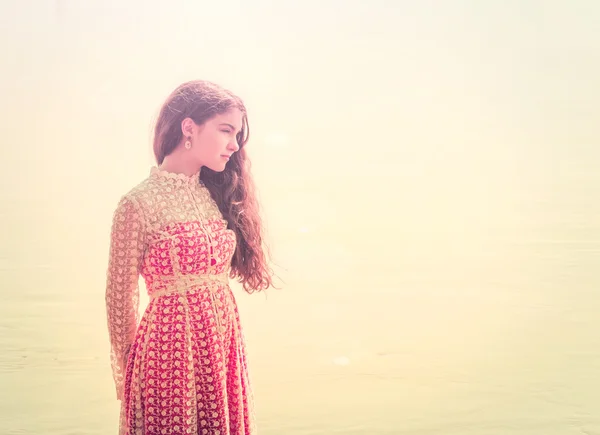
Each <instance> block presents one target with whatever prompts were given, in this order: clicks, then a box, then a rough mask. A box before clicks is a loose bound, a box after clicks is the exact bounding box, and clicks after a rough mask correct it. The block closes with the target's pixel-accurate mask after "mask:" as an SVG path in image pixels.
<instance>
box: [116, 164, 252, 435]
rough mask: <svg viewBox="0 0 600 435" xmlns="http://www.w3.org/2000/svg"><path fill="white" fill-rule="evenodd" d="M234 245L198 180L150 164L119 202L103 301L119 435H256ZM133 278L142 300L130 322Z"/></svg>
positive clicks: (134, 300)
mask: <svg viewBox="0 0 600 435" xmlns="http://www.w3.org/2000/svg"><path fill="white" fill-rule="evenodd" d="M235 246H236V239H235V235H234V233H233V231H231V230H229V229H227V222H226V221H225V220H224V219H223V217H222V215H221V213H220V212H219V209H218V208H217V205H216V203H215V202H214V201H213V199H212V198H211V196H210V194H209V192H208V190H207V189H206V187H205V186H204V185H203V184H202V183H201V182H200V181H199V177H198V175H195V176H193V177H188V176H185V175H183V174H173V173H169V172H165V171H162V170H159V169H158V168H156V167H154V168H152V170H151V172H150V175H149V177H148V178H146V179H145V180H144V181H143V182H141V183H140V184H139V185H138V186H137V187H135V188H134V189H132V190H131V191H130V192H128V193H127V194H126V195H124V196H123V197H122V198H121V200H120V201H119V204H118V206H117V208H116V210H115V214H114V217H113V224H112V231H111V244H110V256H109V266H108V273H107V288H106V304H107V316H108V328H109V338H110V343H111V366H112V371H113V377H114V380H115V384H116V390H117V398H118V399H120V400H121V416H120V432H119V433H120V435H142V434H143V435H154V434H161V435H162V434H172V435H176V434H211V435H242V434H243V435H249V434H255V433H256V432H255V426H254V415H253V408H252V392H251V389H250V384H249V379H248V372H247V361H246V353H245V344H244V338H243V335H242V330H241V327H240V321H239V314H238V310H237V306H236V302H235V299H234V296H233V294H232V292H231V289H230V288H229V285H228V274H229V270H230V264H231V258H232V255H233V252H234V250H235ZM140 275H141V276H142V277H143V278H144V280H145V283H146V288H147V291H148V295H149V300H150V302H149V304H148V307H147V309H146V310H145V312H144V314H143V316H142V317H141V319H138V307H139V299H138V296H139V288H138V279H139V276H140Z"/></svg>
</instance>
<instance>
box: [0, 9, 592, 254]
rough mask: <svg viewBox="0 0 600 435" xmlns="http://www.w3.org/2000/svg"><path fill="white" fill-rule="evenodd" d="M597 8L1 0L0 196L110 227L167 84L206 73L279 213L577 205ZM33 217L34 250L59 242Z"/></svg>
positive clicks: (350, 218)
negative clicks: (237, 104) (234, 106)
mask: <svg viewBox="0 0 600 435" xmlns="http://www.w3.org/2000/svg"><path fill="white" fill-rule="evenodd" d="M598 23H600V3H598V2H596V1H593V0H589V1H581V0H580V1H569V2H566V1H531V0H530V1H524V0H520V1H516V0H515V1H502V2H500V1H496V2H492V1H488V2H482V1H475V0H456V1H441V0H440V1H419V2H414V1H391V0H388V1H381V0H372V1H332V0H325V1H319V2H317V1H303V2H295V1H294V2H292V1H265V0H255V1H237V2H231V1H228V2H199V1H188V2H182V1H173V2H163V1H160V2H159V1H128V2H122V1H116V0H109V1H106V0H103V1H75V0H55V1H45V0H37V1H33V0H29V1H18V2H17V1H3V2H2V3H1V6H0V47H1V48H0V49H1V53H2V58H3V59H4V62H3V63H4V64H3V66H2V72H1V74H2V80H0V113H1V114H2V118H1V119H2V121H1V124H0V126H1V129H2V137H3V148H2V151H3V158H4V165H3V171H2V172H1V175H0V177H1V178H2V181H3V182H2V191H1V192H0V193H1V196H0V197H1V198H3V199H4V200H17V201H21V202H23V201H24V202H26V203H27V204H29V205H31V206H34V207H35V210H37V211H38V213H37V217H35V216H34V217H32V216H30V215H29V213H26V216H21V215H19V216H20V217H14V219H15V220H14V222H18V223H20V225H21V227H26V226H27V225H26V223H31V225H32V226H37V227H39V225H40V223H45V224H48V225H53V224H57V225H58V223H60V222H62V221H64V220H65V219H70V218H71V217H73V216H79V215H80V214H81V215H82V216H84V219H85V220H87V222H85V223H79V224H78V223H73V224H69V225H68V229H69V231H70V232H71V233H73V232H75V233H76V234H79V236H78V237H80V236H81V235H82V234H83V233H84V232H85V231H89V224H90V223H89V219H94V221H93V224H94V225H93V227H94V228H105V227H106V226H107V223H108V220H109V219H110V215H111V213H112V209H113V207H114V204H115V201H116V198H117V197H118V196H119V195H120V194H122V193H124V191H126V190H127V189H128V188H130V187H131V186H132V185H133V184H134V183H137V182H138V181H139V180H141V178H143V177H145V176H146V175H147V171H148V167H149V165H151V164H152V163H153V160H152V155H151V150H150V139H151V130H152V122H153V120H154V117H155V116H156V113H157V111H158V109H159V107H160V105H161V103H162V101H163V100H164V98H165V97H166V96H167V95H168V94H169V93H170V92H171V90H172V89H173V88H174V87H176V86H177V85H178V84H179V83H181V82H182V81H184V80H188V79H197V78H202V79H209V80H214V81H216V82H219V83H221V84H223V85H225V86H227V87H229V88H231V89H232V90H234V91H235V92H237V93H238V94H240V95H241V96H242V97H243V98H244V99H245V101H246V103H247V105H248V108H249V111H250V123H251V135H252V136H251V142H250V147H251V148H249V150H250V152H251V156H252V157H253V162H254V170H255V175H256V178H257V180H258V182H259V185H260V187H261V192H262V195H263V197H264V198H265V201H264V202H265V207H266V209H267V210H268V211H269V212H270V213H272V218H271V221H272V223H273V225H275V226H277V225H283V226H285V225H287V224H289V225H291V226H292V227H295V228H299V227H304V226H307V225H308V226H311V228H315V227H316V226H318V225H317V224H316V222H317V221H319V219H321V221H327V219H329V221H328V222H330V223H331V222H333V221H334V220H335V221H336V222H337V224H336V225H337V227H336V228H338V229H339V231H340V232H341V233H343V232H344V231H345V229H344V228H346V230H348V229H351V228H353V227H354V226H355V225H356V224H357V222H358V220H361V219H362V220H363V221H365V220H366V221H371V222H372V221H374V220H375V221H377V220H378V219H382V221H383V222H384V223H385V222H391V221H394V219H397V218H399V217H402V218H403V219H405V220H406V222H405V223H406V224H407V225H408V226H409V227H410V228H412V229H411V231H410V233H419V232H421V233H423V232H433V233H435V234H437V235H438V236H439V234H440V232H441V233H443V232H444V231H445V228H447V226H448V225H450V224H452V222H454V223H456V222H459V221H462V220H464V218H465V216H470V218H473V219H474V220H477V219H475V218H476V217H477V216H479V217H489V216H491V215H494V216H496V217H497V219H503V218H508V217H509V216H507V213H508V212H507V211H510V210H511V208H510V207H509V206H511V205H514V204H515V201H518V200H519V198H520V197H522V196H523V195H524V196H525V197H527V198H531V197H534V198H537V199H539V200H540V201H541V202H543V201H548V200H551V199H552V198H553V197H554V196H555V194H556V193H557V192H560V193H561V194H563V195H564V197H565V198H566V197H568V196H569V195H568V192H565V191H561V190H560V189H561V187H560V186H561V185H563V184H565V183H566V185H570V186H571V188H572V186H576V190H577V192H576V195H575V196H576V197H577V198H580V200H578V201H579V203H578V204H580V206H581V207H584V206H583V205H582V204H583V202H585V201H586V200H585V198H587V197H588V195H589V194H592V193H594V192H595V193H597V192H598V185H599V183H598V178H597V177H596V176H595V173H596V168H597V163H598V161H599V157H600V152H599V151H598V150H599V149H600V148H599V147H598V139H599V138H600V133H599V127H598V115H597V110H596V107H597V102H598V101H599V99H600V84H599V81H600V80H599V79H598V77H600V30H599V29H600V27H599V26H598ZM594 177H595V178H594ZM569 183H570V184H569ZM301 184H305V186H304V187H303V188H302V189H303V190H302V194H300V193H298V192H299V191H298V189H299V188H300V185H301ZM311 189H312V190H311ZM586 189H587V190H586ZM310 192H313V194H312V197H310V198H309V197H308V196H310V195H311V194H310ZM307 195H308V196H307ZM577 195H579V196H577ZM571 196H573V195H571ZM575 196H573V197H575ZM349 204H355V205H354V206H353V207H352V210H353V212H352V213H348V212H347V210H348V206H349ZM586 207H588V206H586ZM589 207H591V205H590V206H589ZM282 210H283V211H285V213H287V214H286V215H285V218H281V216H283V215H282V214H281V213H283V212H282ZM457 210H458V211H457ZM586 210H587V209H586ZM594 210H597V208H595V209H594ZM277 213H279V214H277ZM340 216H347V218H343V219H342V218H340ZM440 216H443V219H441V218H440ZM585 218H589V214H588V215H586V216H585ZM7 219H8V218H7ZM11 219H12V218H11ZM284 221H285V222H286V223H282V222H284ZM10 222H13V221H12V220H11V221H10ZM76 222H81V219H78V220H76ZM307 222H312V223H310V224H309V223H307ZM449 222H450V224H449ZM78 225H81V226H80V227H78ZM96 225H97V226H96ZM344 225H345V227H344ZM411 225H412V226H411ZM66 228H67V227H66V226H65V228H64V229H63V230H64V231H66ZM486 228H487V227H486ZM23 231H24V230H23ZM37 231H40V234H38V236H39V237H41V241H40V245H41V246H40V249H46V248H44V246H45V245H46V244H47V243H48V242H51V241H58V240H61V234H62V233H61V232H60V231H58V230H56V231H52V232H51V234H53V235H50V232H49V231H46V230H43V229H39V230H37ZM77 231H80V232H79V233H78V232H77ZM13 235H14V234H13ZM21 236H23V234H21V233H18V234H16V235H15V237H16V238H15V239H14V240H13V243H14V246H13V245H10V244H9V245H6V246H7V249H9V247H10V246H13V251H12V252H13V253H14V252H15V251H14V249H17V247H18V246H20V245H21V244H20V243H19V242H18V240H19V237H21ZM73 237H74V236H73ZM102 252H103V251H102Z"/></svg>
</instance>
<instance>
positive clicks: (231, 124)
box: [182, 108, 243, 172]
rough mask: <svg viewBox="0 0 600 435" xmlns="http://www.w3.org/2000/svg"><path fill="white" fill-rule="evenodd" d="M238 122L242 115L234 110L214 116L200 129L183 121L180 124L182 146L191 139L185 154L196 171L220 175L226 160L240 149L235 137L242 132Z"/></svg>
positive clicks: (188, 120)
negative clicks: (203, 167) (193, 163)
mask: <svg viewBox="0 0 600 435" xmlns="http://www.w3.org/2000/svg"><path fill="white" fill-rule="evenodd" d="M242 119H243V114H242V112H241V110H239V109H238V108H232V109H230V110H229V111H228V112H225V113H223V114H219V115H216V116H214V117H213V118H211V119H209V120H208V121H206V122H205V123H204V124H202V125H198V124H196V123H195V122H194V121H192V120H191V119H189V118H186V119H185V120H184V121H183V122H182V131H183V135H184V142H185V141H186V140H189V139H190V138H191V143H192V147H191V148H190V149H189V150H186V154H188V155H189V157H190V158H191V159H193V160H194V161H195V162H196V163H197V164H198V165H199V167H202V166H206V167H207V168H209V169H212V170H213V171H216V172H221V171H223V170H224V169H225V166H226V165H227V162H228V161H229V158H230V157H231V156H232V155H233V153H236V152H238V151H239V149H240V147H239V145H238V143H237V134H238V133H239V132H240V130H241V128H242Z"/></svg>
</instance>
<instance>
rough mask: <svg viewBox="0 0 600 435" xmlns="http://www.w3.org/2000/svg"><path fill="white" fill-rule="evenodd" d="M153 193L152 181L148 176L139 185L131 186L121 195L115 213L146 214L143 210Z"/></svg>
mask: <svg viewBox="0 0 600 435" xmlns="http://www.w3.org/2000/svg"><path fill="white" fill-rule="evenodd" d="M152 193H153V186H152V182H151V180H150V179H148V178H146V179H145V180H143V181H141V182H139V183H138V184H137V185H135V186H133V187H131V188H129V190H127V191H126V192H125V193H124V194H122V195H121V196H120V198H119V200H118V203H117V206H116V210H115V213H123V212H136V213H139V214H144V213H143V211H144V209H145V208H146V205H147V204H148V202H149V200H150V198H151V196H152Z"/></svg>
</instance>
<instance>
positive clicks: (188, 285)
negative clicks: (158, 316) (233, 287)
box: [148, 273, 229, 300]
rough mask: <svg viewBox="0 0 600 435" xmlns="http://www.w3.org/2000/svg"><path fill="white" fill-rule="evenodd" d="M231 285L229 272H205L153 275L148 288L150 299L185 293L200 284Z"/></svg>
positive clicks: (210, 285)
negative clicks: (197, 273)
mask: <svg viewBox="0 0 600 435" xmlns="http://www.w3.org/2000/svg"><path fill="white" fill-rule="evenodd" d="M217 283H219V284H224V285H229V274H228V273H220V274H203V275H178V276H172V275H171V276H164V277H153V280H152V284H151V285H150V286H149V288H148V294H149V297H150V300H153V299H155V298H157V297H160V296H164V295H170V294H185V293H187V292H188V291H189V290H191V289H193V288H196V287H198V286H203V285H207V286H209V287H212V284H217Z"/></svg>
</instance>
